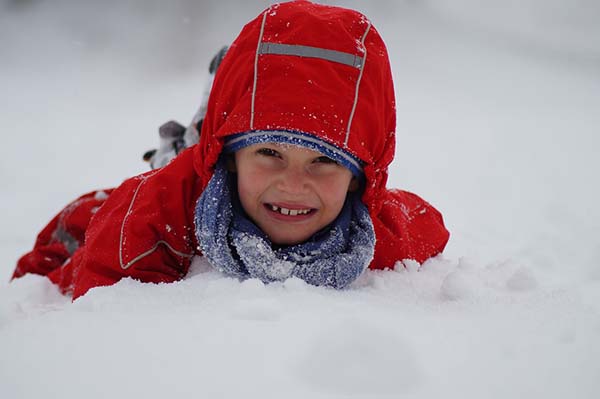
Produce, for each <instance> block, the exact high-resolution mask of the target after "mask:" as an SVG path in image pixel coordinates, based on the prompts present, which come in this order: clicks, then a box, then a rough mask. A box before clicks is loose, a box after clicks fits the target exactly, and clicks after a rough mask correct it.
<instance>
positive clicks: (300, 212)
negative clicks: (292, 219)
mask: <svg viewBox="0 0 600 399" xmlns="http://www.w3.org/2000/svg"><path fill="white" fill-rule="evenodd" d="M270 206H271V209H272V210H273V211H274V212H279V213H281V214H282V215H287V216H298V215H306V214H308V213H309V212H310V209H287V208H280V207H278V206H276V205H270Z"/></svg>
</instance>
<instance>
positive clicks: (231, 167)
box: [225, 154, 237, 173]
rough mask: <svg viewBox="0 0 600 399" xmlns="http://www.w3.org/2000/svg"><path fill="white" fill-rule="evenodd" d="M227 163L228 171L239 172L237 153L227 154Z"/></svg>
mask: <svg viewBox="0 0 600 399" xmlns="http://www.w3.org/2000/svg"><path fill="white" fill-rule="evenodd" d="M225 165H226V167H227V171H229V172H232V173H236V172H237V166H236V165H235V155H234V154H227V156H226V158H225Z"/></svg>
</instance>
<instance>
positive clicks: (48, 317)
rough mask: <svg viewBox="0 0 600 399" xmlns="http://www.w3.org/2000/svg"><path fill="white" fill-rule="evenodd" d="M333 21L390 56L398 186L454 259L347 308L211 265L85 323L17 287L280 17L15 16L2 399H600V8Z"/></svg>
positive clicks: (141, 288)
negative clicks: (365, 34) (70, 221)
mask: <svg viewBox="0 0 600 399" xmlns="http://www.w3.org/2000/svg"><path fill="white" fill-rule="evenodd" d="M108 4H110V6H108ZM337 4H340V5H344V6H348V7H351V8H358V9H360V10H362V11H364V12H365V14H366V15H367V16H368V17H369V19H370V20H371V21H372V22H373V24H374V26H375V27H376V28H377V29H378V31H379V32H380V33H381V34H382V36H383V38H384V39H385V41H386V43H387V46H388V50H389V52H390V55H391V62H392V68H393V72H394V81H395V85H396V89H397V104H396V105H397V110H398V145H397V151H396V161H395V162H394V164H393V166H392V169H391V171H390V179H389V183H388V184H389V186H391V187H401V188H404V189H408V190H411V191H414V192H416V193H418V194H420V195H422V196H423V197H424V198H426V199H427V200H428V201H430V202H431V203H432V204H433V205H435V206H436V207H438V208H439V209H440V210H441V211H442V213H443V214H444V217H445V221H446V223H447V225H448V227H449V229H450V231H451V232H452V237H451V239H450V243H449V245H448V247H447V249H446V251H445V253H444V255H443V256H440V257H438V258H436V259H431V260H430V261H428V262H426V263H425V264H424V265H423V266H422V267H419V266H418V265H417V264H415V263H414V262H411V261H406V262H404V264H403V265H400V264H398V265H397V267H396V268H395V270H388V271H380V272H373V271H367V272H366V273H365V274H363V275H362V276H361V277H360V278H359V279H358V280H357V281H356V282H355V283H353V284H352V285H351V286H350V287H349V288H348V289H346V290H342V291H338V290H334V289H329V288H319V287H313V286H311V285H308V284H306V283H305V282H303V281H302V280H300V279H298V278H291V279H288V280H286V281H285V282H277V283H272V284H268V285H265V284H263V283H262V282H261V281H260V280H258V279H248V280H245V281H241V282H240V281H239V280H238V279H234V278H230V277H227V276H225V275H223V274H221V273H219V272H217V271H214V270H212V268H210V266H208V265H207V264H206V263H205V262H204V261H202V260H201V259H195V260H194V262H193V267H192V272H191V273H190V275H188V276H187V278H186V279H185V280H182V281H180V282H178V283H174V284H159V285H155V284H141V283H139V282H136V281H132V280H124V281H121V282H120V283H118V284H116V285H115V286H112V287H103V288H96V289H93V290H91V291H90V292H89V293H88V294H86V295H85V296H83V297H82V298H80V299H78V300H77V301H76V302H74V303H71V302H70V300H69V299H68V298H65V297H63V296H62V295H60V294H59V293H58V292H57V290H56V288H55V287H54V286H53V285H51V284H50V283H49V282H48V281H47V280H46V279H44V278H42V277H39V276H26V277H24V278H22V279H19V280H16V281H14V282H12V283H10V284H9V283H8V280H9V278H10V275H11V273H12V270H13V268H14V265H15V262H16V260H17V258H18V256H19V255H20V254H22V253H24V252H25V251H27V250H28V249H29V248H30V247H31V246H32V244H33V240H34V234H35V232H37V231H39V229H40V228H41V227H42V225H43V224H44V223H45V222H46V221H47V220H49V219H50V218H51V217H52V216H53V215H54V214H55V213H56V212H57V211H58V210H59V209H60V208H61V207H62V206H64V205H65V204H66V203H68V202H69V201H71V200H73V199H74V198H76V197H77V196H79V195H80V194H82V193H84V192H88V191H91V190H93V189H98V188H103V187H104V188H106V187H113V186H115V185H117V184H118V183H119V182H120V181H122V180H123V179H124V178H125V177H127V176H131V175H134V174H137V173H140V172H143V171H146V170H147V168H148V165H146V164H144V163H142V162H141V160H140V158H141V155H142V154H143V152H144V151H145V150H146V149H148V148H153V147H155V146H156V140H157V128H158V126H160V125H161V124H162V123H163V122H165V121H166V120H169V119H176V120H179V121H181V122H183V123H185V122H187V121H188V120H189V119H190V118H191V117H192V115H193V113H194V112H195V110H196V109H197V106H198V104H197V101H198V97H199V95H200V93H201V92H202V90H203V87H202V82H204V81H205V78H206V74H207V73H208V71H207V68H206V66H207V65H208V63H209V61H210V59H211V57H212V55H213V54H214V52H215V51H216V50H218V48H220V46H221V45H223V44H228V43H229V42H230V41H231V40H232V39H233V38H234V37H235V36H236V35H237V33H238V32H239V30H240V28H241V27H242V26H243V24H244V23H246V22H247V21H248V20H250V19H251V18H253V17H254V16H256V15H257V14H258V13H259V12H260V11H261V10H262V9H263V8H265V7H266V6H267V5H268V2H267V1H258V0H256V1H243V2H242V1H231V2H222V1H219V2H210V1H208V2H188V1H182V0H179V1H177V0H176V1H172V2H169V6H168V7H162V6H160V5H159V3H158V2H147V1H143V2H142V1H128V2H108V3H106V2H74V1H72V2H69V1H67V0H58V1H55V2H18V1H10V2H3V3H0V59H1V60H2V62H0V87H2V90H0V105H1V107H0V131H1V132H2V134H3V137H4V138H5V140H4V141H3V148H2V149H3V152H2V156H1V157H0V187H1V188H0V190H1V195H0V209H1V212H2V215H1V216H2V219H1V220H2V223H3V226H4V228H3V229H0V255H1V257H0V259H1V260H2V264H1V265H0V275H1V276H2V277H1V278H0V280H1V281H0V397H2V398H17V399H18V398H54V397H61V398H81V397H86V398H106V397H117V398H120V397H134V396H135V397H137V396H141V397H144V398H165V397H175V398H177V397H185V398H189V397H206V398H213V397H214V398H239V397H245V398H254V397H260V398H282V397H285V398H303V399H304V398H347V397H351V398H380V397H381V398H396V397H407V398H442V397H443V398H454V397H460V398H477V399H480V398H503V399H504V398H511V397H515V398H517V397H522V398H543V399H551V398H560V399H563V398H567V397H569V398H570V397H573V398H584V399H586V398H590V399H591V398H597V397H598V396H599V395H600V379H598V373H599V370H600V238H599V236H598V231H600V215H599V211H598V203H600V186H599V185H598V184H597V183H594V182H596V181H597V174H598V170H600V158H599V157H598V156H597V149H598V147H599V144H600V138H599V136H598V126H600V113H598V109H600V42H599V40H600V25H599V24H598V23H597V22H598V20H600V7H599V5H598V2H596V1H592V0H577V1H569V2H565V1H559V0H549V1H541V0H522V1H516V0H514V1H513V0H510V1H502V2H500V1H491V0H488V1H474V0H473V1H472V0H468V1H461V2H456V1H450V0H435V1H427V2H425V1H396V0H393V1H392V0H389V1H385V0H382V1H373V2H364V1H360V2H359V1H350V0H349V1H340V2H337ZM90 16H93V18H90ZM188 39H189V40H188ZM291 95H293V93H291Z"/></svg>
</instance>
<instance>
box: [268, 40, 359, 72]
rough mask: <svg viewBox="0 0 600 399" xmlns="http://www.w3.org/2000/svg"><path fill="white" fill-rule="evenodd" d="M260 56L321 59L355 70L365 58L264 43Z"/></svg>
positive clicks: (315, 49) (323, 50) (331, 51)
mask: <svg viewBox="0 0 600 399" xmlns="http://www.w3.org/2000/svg"><path fill="white" fill-rule="evenodd" d="M258 54H277V55H295V56H298V57H310V58H319V59H322V60H327V61H333V62H339V63H340V64H344V65H349V66H351V67H354V68H360V67H361V66H362V64H363V57H361V56H359V55H354V54H350V53H344V52H342V51H337V50H328V49H325V48H320V47H311V46H301V45H299V44H280V43H268V42H262V43H260V45H259V46H258Z"/></svg>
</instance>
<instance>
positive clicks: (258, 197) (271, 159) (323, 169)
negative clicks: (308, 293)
mask: <svg viewBox="0 0 600 399" xmlns="http://www.w3.org/2000/svg"><path fill="white" fill-rule="evenodd" d="M235 168H236V171H237V175H238V179H237V182H238V183H237V188H238V194H239V198H240V202H241V203H242V207H243V208H244V210H245V211H246V213H247V214H248V216H249V217H250V218H251V219H252V220H253V221H254V223H256V225H257V226H258V227H260V228H261V229H262V231H264V232H265V234H267V236H268V237H269V238H270V239H271V241H272V242H273V243H275V244H278V245H294V244H298V243H301V242H303V241H306V240H307V239H309V238H310V237H311V236H312V235H313V234H315V233H316V232H317V231H319V230H321V229H322V228H324V227H325V226H327V225H328V224H330V223H331V222H333V220H334V219H335V218H336V217H337V216H338V214H339V213H340V211H341V210H342V207H343V205H344V201H345V199H346V194H347V192H348V191H349V190H353V189H355V187H354V186H355V183H354V182H355V179H353V178H352V173H351V172H350V171H349V170H348V169H346V168H345V167H343V166H341V165H339V164H338V163H336V162H335V161H333V160H332V159H330V158H327V157H326V156H323V154H321V153H320V152H316V151H313V150H309V149H306V148H304V147H298V146H293V145H287V144H283V145H282V144H275V143H261V144H254V145H251V146H248V147H245V148H243V149H241V150H239V151H237V152H236V153H235Z"/></svg>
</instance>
